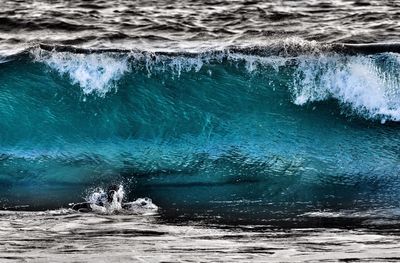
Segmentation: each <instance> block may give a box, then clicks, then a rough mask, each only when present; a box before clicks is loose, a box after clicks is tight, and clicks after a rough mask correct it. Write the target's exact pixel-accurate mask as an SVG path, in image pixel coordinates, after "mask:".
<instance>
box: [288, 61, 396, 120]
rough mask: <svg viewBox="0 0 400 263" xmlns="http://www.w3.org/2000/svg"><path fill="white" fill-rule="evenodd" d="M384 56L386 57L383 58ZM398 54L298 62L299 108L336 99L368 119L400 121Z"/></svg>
mask: <svg viewBox="0 0 400 263" xmlns="http://www.w3.org/2000/svg"><path fill="white" fill-rule="evenodd" d="M382 56H385V57H382ZM397 57H398V55H397V54H384V55H380V56H354V57H350V56H349V57H343V56H339V55H336V56H319V57H314V58H302V59H298V60H297V61H298V63H299V64H298V68H297V70H296V72H295V76H294V82H293V88H292V92H293V97H294V98H293V101H294V103H295V104H297V105H304V104H306V103H308V102H313V101H323V100H326V99H329V98H334V99H337V100H338V101H339V102H340V103H342V104H344V105H348V106H350V107H351V109H352V110H353V111H354V112H355V113H357V114H359V115H361V116H364V117H366V118H372V119H380V120H381V121H382V122H385V121H386V120H392V121H399V120H400V78H399V75H398V74H397V72H396V71H395V69H396V68H397V67H398V66H400V64H399V62H398V58H397Z"/></svg>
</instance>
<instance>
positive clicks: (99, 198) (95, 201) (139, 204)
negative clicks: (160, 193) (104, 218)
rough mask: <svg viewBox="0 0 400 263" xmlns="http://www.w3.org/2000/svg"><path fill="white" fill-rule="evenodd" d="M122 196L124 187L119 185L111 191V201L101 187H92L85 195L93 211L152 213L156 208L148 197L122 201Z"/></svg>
mask: <svg viewBox="0 0 400 263" xmlns="http://www.w3.org/2000/svg"><path fill="white" fill-rule="evenodd" d="M124 197H125V191H124V187H123V186H122V185H119V188H118V190H117V191H116V192H114V193H113V198H112V201H111V202H109V200H108V198H107V192H106V191H105V190H104V189H102V188H96V189H94V190H93V191H92V192H91V193H90V194H89V195H88V196H87V197H86V201H87V202H89V203H90V207H91V208H92V211H93V212H95V213H100V214H115V213H128V214H130V213H133V214H153V213H155V212H157V210H158V207H157V206H156V205H155V204H154V203H153V202H152V200H151V199H150V198H138V199H136V200H135V201H133V202H127V203H123V202H122V201H123V200H124Z"/></svg>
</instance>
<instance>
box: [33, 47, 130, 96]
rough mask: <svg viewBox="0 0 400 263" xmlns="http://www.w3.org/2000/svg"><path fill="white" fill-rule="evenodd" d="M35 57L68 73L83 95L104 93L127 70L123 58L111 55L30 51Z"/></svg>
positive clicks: (66, 74)
mask: <svg viewBox="0 0 400 263" xmlns="http://www.w3.org/2000/svg"><path fill="white" fill-rule="evenodd" d="M32 54H33V55H34V57H35V60H36V61H38V62H42V63H44V64H46V65H47V66H49V67H50V68H52V69H54V70H56V71H57V72H58V73H59V74H60V75H62V76H68V77H69V79H70V80H71V82H72V83H73V84H78V85H79V86H80V87H81V88H82V90H83V92H84V93H85V94H92V93H95V94H97V95H100V96H104V95H105V94H106V93H107V92H109V91H110V90H112V89H115V88H116V82H117V81H118V80H119V79H120V78H121V77H122V76H123V75H124V73H126V72H128V71H129V67H128V62H127V58H124V57H120V56H116V55H113V54H105V53H104V54H74V53H69V52H49V51H44V50H41V49H35V50H33V52H32Z"/></svg>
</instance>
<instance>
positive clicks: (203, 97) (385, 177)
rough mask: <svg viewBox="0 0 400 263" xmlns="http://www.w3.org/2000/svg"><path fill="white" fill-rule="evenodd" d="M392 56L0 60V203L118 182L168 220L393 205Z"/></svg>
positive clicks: (59, 55)
mask: <svg viewBox="0 0 400 263" xmlns="http://www.w3.org/2000/svg"><path fill="white" fill-rule="evenodd" d="M399 58H400V57H399V55H397V54H395V53H381V54H374V55H344V54H338V53H325V54H324V53H321V54H304V55H298V56H280V55H276V56H273V55H271V56H259V55H258V56H257V55H251V54H247V55H244V54H240V53H235V52H206V53H196V54H192V55H190V56H188V55H180V54H169V55H168V54H163V55H161V54H158V55H157V54H154V53H143V52H125V53H124V52H105V53H91V54H90V53H88V54H79V53H72V52H56V51H45V50H41V49H39V48H36V49H31V50H29V51H26V52H24V53H21V54H18V55H15V56H13V57H5V58H3V59H2V60H1V61H3V62H2V63H1V64H0V202H1V205H2V206H3V207H4V208H7V207H15V206H17V205H28V206H27V207H25V208H27V209H33V210H38V209H39V210H40V209H48V208H58V207H61V206H67V204H68V203H69V202H76V201H80V200H81V199H82V197H84V196H85V194H86V193H87V192H88V191H90V189H92V188H94V187H97V186H105V185H107V184H110V183H122V184H124V185H125V188H126V189H128V192H129V196H130V197H138V196H147V197H150V198H152V199H153V201H154V202H155V203H156V204H157V205H159V206H160V207H162V208H163V209H164V210H165V211H166V214H168V215H170V216H172V217H179V216H182V215H190V216H193V215H195V216H200V217H201V216H208V215H212V216H221V217H235V218H252V219H255V220H261V221H262V220H263V219H265V218H286V217H292V216H295V215H300V214H303V213H305V212H310V211H321V210H324V211H325V210H332V211H338V210H343V209H351V210H355V211H358V210H365V209H374V208H378V207H379V208H393V207H398V206H399V201H398V200H399V190H398V189H399V187H400V178H399V176H398V174H399V171H400V159H399V147H400V137H399V125H398V121H399V120H400V97H399V95H400V89H399V81H400V76H399V73H398V68H399V66H400V60H399Z"/></svg>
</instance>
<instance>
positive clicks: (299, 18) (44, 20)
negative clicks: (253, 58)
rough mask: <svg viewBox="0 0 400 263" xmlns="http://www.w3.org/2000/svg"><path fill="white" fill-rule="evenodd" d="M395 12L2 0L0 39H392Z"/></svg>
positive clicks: (373, 5) (338, 4)
mask: <svg viewBox="0 0 400 263" xmlns="http://www.w3.org/2000/svg"><path fill="white" fill-rule="evenodd" d="M399 16H400V13H399V2H398V1H363V0H361V1H359V0H337V1H322V2H321V1H313V0H309V1H288V0H286V1H285V0H283V1H178V2H177V1H167V0H165V1H101V0H98V1H91V2H90V3H88V2H86V1H60V0H58V1H51V3H50V2H48V1H3V2H2V3H1V8H0V45H1V46H6V47H12V48H13V47H15V45H20V44H25V43H26V42H28V41H36V42H46V43H51V44H66V45H82V46H86V47H87V46H92V47H100V46H114V47H121V48H132V47H138V46H140V47H142V48H145V49H146V48H150V47H168V48H172V47H175V48H176V47H179V46H185V45H187V44H188V42H191V41H197V42H202V43H197V44H196V45H195V47H196V46H197V47H198V46H199V45H209V44H210V43H207V42H209V41H212V42H214V44H216V45H221V43H239V44H241V43H243V42H250V43H252V44H254V42H255V41H265V39H268V38H270V37H277V38H281V37H282V36H283V37H301V38H304V39H306V40H316V41H320V42H352V43H361V42H364V43H371V42H379V41H398V30H399V28H398V27H399V25H398V23H397V21H398V20H399ZM215 42H216V43H215Z"/></svg>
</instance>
